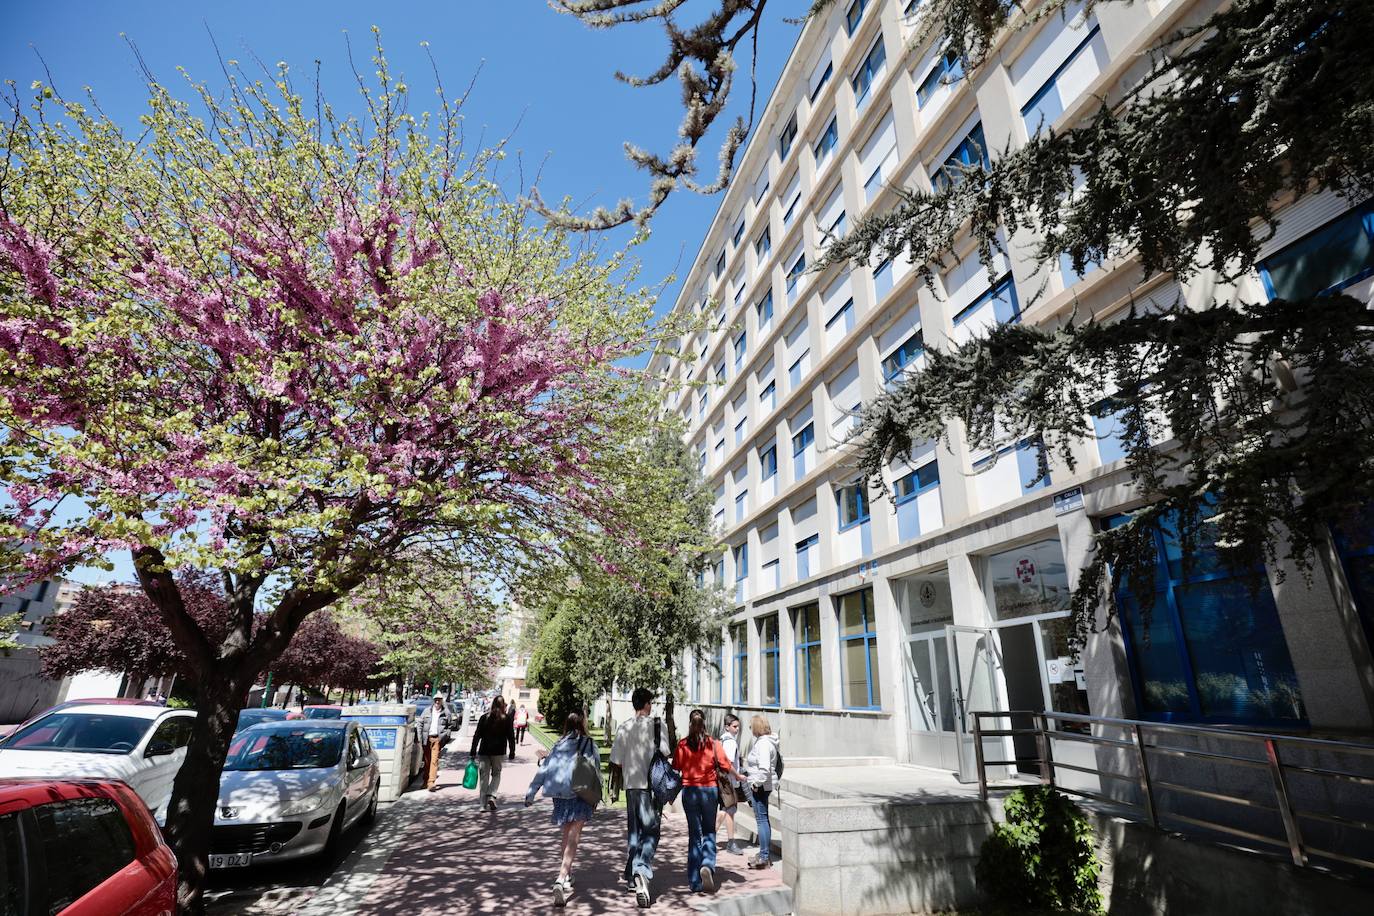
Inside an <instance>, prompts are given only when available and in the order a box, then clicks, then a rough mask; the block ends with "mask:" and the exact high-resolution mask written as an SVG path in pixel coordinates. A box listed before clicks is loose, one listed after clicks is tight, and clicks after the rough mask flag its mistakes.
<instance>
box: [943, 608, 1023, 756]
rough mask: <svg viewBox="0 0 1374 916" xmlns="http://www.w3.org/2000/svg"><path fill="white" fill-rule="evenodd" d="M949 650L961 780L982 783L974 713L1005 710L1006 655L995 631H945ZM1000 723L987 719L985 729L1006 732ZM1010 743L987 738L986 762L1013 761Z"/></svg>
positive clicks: (965, 628)
mask: <svg viewBox="0 0 1374 916" xmlns="http://www.w3.org/2000/svg"><path fill="white" fill-rule="evenodd" d="M945 637H946V639H947V640H948V648H949V670H950V672H951V674H952V675H953V678H954V685H955V693H954V730H955V733H956V734H957V735H958V747H959V780H960V781H961V782H976V781H977V780H978V764H977V756H976V753H975V751H974V747H973V713H975V712H992V711H995V710H998V709H1002V708H1004V706H1003V704H1002V702H1001V690H1000V686H999V685H1000V683H1001V679H1002V654H1001V651H1000V649H999V648H998V645H997V637H996V635H995V634H994V633H993V630H992V628H991V627H960V626H947V627H945ZM1000 721H1004V720H996V719H986V718H985V719H984V720H983V722H982V724H983V727H985V728H1005V727H1006V726H1004V725H1001V724H999V722H1000ZM1005 744H1006V739H1003V738H987V739H984V742H983V758H984V759H985V760H1009V759H1011V758H1010V757H1009V756H1008V754H1009V753H1010V752H1011V749H1010V748H1009V747H1004V745H1005Z"/></svg>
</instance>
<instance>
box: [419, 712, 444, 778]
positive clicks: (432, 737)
mask: <svg viewBox="0 0 1374 916" xmlns="http://www.w3.org/2000/svg"><path fill="white" fill-rule="evenodd" d="M420 734H421V735H423V736H424V742H425V743H424V750H425V788H426V789H428V790H429V791H431V792H433V791H434V790H435V789H437V788H438V786H436V785H435V782H436V781H437V780H438V779H439V751H440V749H442V748H443V746H444V743H445V742H446V741H447V740H448V710H446V709H445V708H444V697H443V694H439V693H436V694H435V695H434V705H433V706H431V707H430V708H429V709H428V711H426V712H425V716H424V718H423V719H422V720H421V725H420Z"/></svg>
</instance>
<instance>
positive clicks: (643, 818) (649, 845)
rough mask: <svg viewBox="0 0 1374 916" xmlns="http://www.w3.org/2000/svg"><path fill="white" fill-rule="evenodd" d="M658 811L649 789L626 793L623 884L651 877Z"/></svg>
mask: <svg viewBox="0 0 1374 916" xmlns="http://www.w3.org/2000/svg"><path fill="white" fill-rule="evenodd" d="M660 813H661V812H660V811H659V810H658V806H657V805H655V804H654V793H653V792H651V791H650V790H648V789H626V790H625V822H626V824H627V826H628V827H629V838H628V843H627V844H626V852H625V880H626V881H629V880H630V879H631V878H633V877H634V876H635V875H643V876H644V878H645V880H649V881H651V880H653V877H654V851H655V850H656V849H658V823H659V815H660Z"/></svg>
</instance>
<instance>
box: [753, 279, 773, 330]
mask: <svg viewBox="0 0 1374 916" xmlns="http://www.w3.org/2000/svg"><path fill="white" fill-rule="evenodd" d="M754 312H755V314H757V315H758V318H759V327H760V328H762V327H766V326H767V325H768V322H770V321H772V320H773V291H772V290H771V289H770V290H769V291H768V292H766V293H764V295H763V298H762V299H760V300H759V301H758V303H757V304H756V305H755V306H754Z"/></svg>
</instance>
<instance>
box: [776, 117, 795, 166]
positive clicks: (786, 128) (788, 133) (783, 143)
mask: <svg viewBox="0 0 1374 916" xmlns="http://www.w3.org/2000/svg"><path fill="white" fill-rule="evenodd" d="M796 139H797V116H796V114H793V115H792V117H790V118H788V119H787V123H786V124H784V125H783V126H782V133H781V134H780V135H779V136H778V156H779V157H780V158H782V159H786V158H787V154H788V153H789V152H791V151H792V141H794V140H796Z"/></svg>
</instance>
